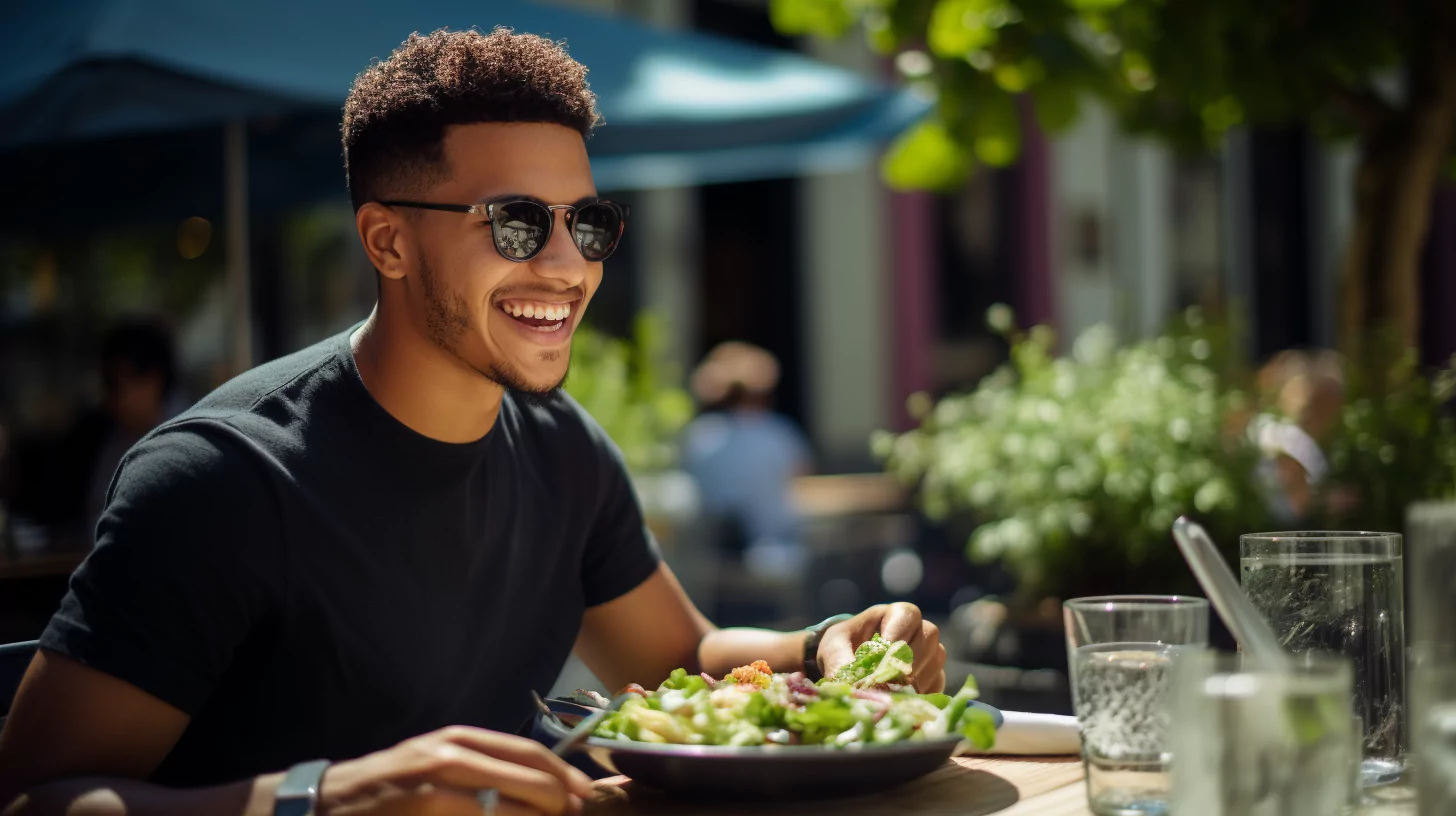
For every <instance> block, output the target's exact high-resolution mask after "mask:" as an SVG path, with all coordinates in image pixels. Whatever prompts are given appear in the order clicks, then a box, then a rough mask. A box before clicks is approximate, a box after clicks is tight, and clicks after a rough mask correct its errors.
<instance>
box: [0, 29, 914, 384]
mask: <svg viewBox="0 0 1456 816" xmlns="http://www.w3.org/2000/svg"><path fill="white" fill-rule="evenodd" d="M0 22H3V25H0V54H3V55H4V56H3V57H0V180H5V181H15V180H16V179H17V178H19V181H18V182H17V183H19V184H21V185H22V186H23V185H24V184H27V183H32V184H33V183H37V179H35V178H31V177H27V175H26V174H27V173H29V174H30V176H34V175H35V174H37V173H39V174H41V175H46V174H53V175H54V177H55V179H56V180H64V179H63V177H65V176H67V175H69V177H71V178H79V179H80V181H81V183H82V184H83V185H84V184H89V180H90V178H91V176H90V175H89V174H88V173H87V172H86V171H85V166H86V165H85V163H84V161H74V162H73V161H70V160H67V161H63V162H61V163H60V164H61V168H60V171H56V170H55V169H54V168H53V167H48V166H34V167H27V166H26V163H25V162H24V161H23V160H12V164H11V165H10V166H9V167H7V166H6V162H7V160H6V158H5V155H6V152H7V151H10V152H11V155H12V156H14V155H20V154H17V153H15V152H14V151H17V150H24V149H26V148H35V147H36V146H40V145H56V144H64V143H75V144H77V145H78V146H81V147H83V148H84V147H85V146H88V145H92V144H102V143H101V142H97V141H95V140H105V139H112V140H114V139H116V138H117V137H124V136H135V135H137V134H145V133H159V132H165V131H179V130H188V129H196V128H204V127H212V126H218V125H224V126H225V127H226V134H227V136H226V139H225V145H226V147H225V161H224V163H223V164H224V168H225V170H224V173H223V174H222V175H223V179H224V183H223V186H224V195H225V201H226V206H225V213H226V217H225V221H226V224H225V226H226V231H227V237H228V240H227V241H226V246H227V253H228V258H227V270H228V271H227V278H228V285H229V296H228V302H229V305H230V309H231V319H230V322H231V324H232V331H233V336H232V346H233V349H234V366H235V367H236V368H237V369H239V370H241V369H242V368H246V367H247V366H248V365H249V364H250V362H251V348H252V342H251V339H250V325H251V320H250V314H251V307H250V304H249V302H248V292H249V286H248V267H249V262H248V257H247V251H248V244H249V239H248V212H249V191H248V183H249V180H250V173H249V169H248V156H249V151H248V148H247V142H246V139H247V133H248V130H247V127H246V123H247V122H248V121H257V120H268V121H274V122H277V121H295V122H306V123H312V130H311V131H308V129H307V128H305V131H306V132H311V133H312V145H313V147H312V148H311V150H312V152H307V151H305V152H303V153H299V152H298V151H295V152H294V153H292V154H291V155H290V156H289V160H291V161H292V162H294V164H305V165H306V166H308V167H311V168H317V167H328V166H330V165H332V166H333V167H336V168H337V167H339V155H338V142H337V138H336V136H333V135H331V133H335V132H336V131H334V130H333V129H334V128H335V127H336V126H337V125H336V123H337V121H338V115H339V111H340V110H341V108H342V105H343V102H344V98H345V96H346V95H347V93H348V89H349V85H350V83H351V82H352V81H353V79H354V77H355V75H356V74H357V73H358V72H359V71H360V70H362V69H363V68H364V67H365V66H366V65H368V64H369V63H370V61H371V60H376V59H382V58H385V57H387V56H388V55H389V53H390V52H391V51H392V50H393V49H394V48H395V47H396V46H398V45H399V43H400V42H401V41H402V40H403V39H404V38H405V37H406V36H407V35H408V34H409V33H410V32H412V31H420V32H428V31H433V30H435V29H438V28H450V29H455V30H461V29H467V28H472V27H474V28H478V29H480V30H483V31H488V30H490V29H492V28H495V27H496V26H506V27H509V28H512V29H514V30H516V31H519V32H529V33H533V34H540V35H542V36H546V37H550V38H552V39H554V40H558V41H562V42H564V43H565V44H566V47H567V49H568V50H569V51H570V53H571V55H572V56H573V57H575V58H576V59H578V60H579V61H581V62H582V63H584V64H585V65H586V66H587V67H588V70H589V74H588V78H589V80H590V82H591V85H592V89H593V90H594V91H595V92H596V93H597V95H598V97H599V100H600V111H601V113H602V114H603V117H604V119H605V124H604V125H603V126H602V127H601V128H600V129H599V130H598V131H597V132H596V134H595V135H594V136H593V137H592V139H591V140H590V141H589V142H588V150H589V152H590V154H591V156H592V166H593V171H594V173H595V175H596V180H597V184H598V187H599V188H601V189H624V188H642V187H660V186H674V185H685V184H702V183H711V182H721V181H735V180H744V179H751V178H764V177H774V176H784V175H793V174H797V173H801V172H805V171H816V170H833V169H840V168H844V167H848V166H853V165H855V164H857V163H860V162H862V161H864V159H865V158H866V157H867V156H868V155H869V154H870V153H871V152H872V151H873V150H874V149H876V147H877V146H878V145H879V144H881V143H883V142H884V141H885V140H887V139H889V138H890V137H892V136H893V135H895V134H896V133H897V132H899V131H900V130H902V129H903V128H905V127H906V126H908V125H909V124H911V123H912V122H913V121H915V120H916V119H917V118H919V117H920V116H921V115H923V114H924V113H925V112H926V110H927V109H928V107H929V105H928V103H926V102H925V101H924V100H921V99H919V98H916V97H915V96H913V95H911V94H909V93H908V92H906V91H897V90H893V89H891V88H889V87H887V86H885V85H883V84H880V83H876V82H872V81H869V80H866V79H865V78H863V77H861V76H859V75H857V74H855V73H853V72H851V71H848V70H845V69H841V68H837V67H834V66H830V65H826V64H823V63H820V62H817V61H815V60H812V59H809V58H807V57H804V56H802V55H798V54H794V53H791V52H785V51H778V50H774V49H770V48H763V47H759V46H754V45H749V44H744V43H739V42H734V41H732V40H727V39H724V38H720V37H714V36H709V35H705V34H700V33H693V32H687V31H668V30H661V29H657V28H653V27H650V26H646V25H643V24H641V23H637V22H633V21H629V20H626V19H621V18H616V17H609V16H603V15H599V14H592V13H588V12H583V11H579V10H575V9H566V8H561V7H555V6H545V5H534V4H528V3H521V2H500V1H498V0H497V1H494V2H480V1H479V0H474V1H472V0H410V2H387V3H386V2H369V0H247V1H246V2H230V1H229V2H224V0H212V1H210V2H209V1H208V0H51V2H28V3H24V4H21V5H20V7H19V8H15V7H11V8H8V9H7V10H6V11H5V12H4V13H3V20H0ZM106 144H113V145H114V144H118V143H117V142H115V141H112V142H107V143H106ZM127 144H128V145H129V147H130V148H135V147H136V140H135V139H132V140H128V142H127ZM101 151H104V148H102V149H100V150H99V151H96V152H101ZM89 158H90V160H92V161H96V160H98V157H95V156H92V157H89ZM99 160H101V161H113V163H114V162H116V161H123V162H124V161H125V160H126V157H125V156H124V155H123V156H120V157H116V158H113V157H112V156H111V155H105V156H102V157H100V158H99ZM270 169H272V170H274V172H273V173H272V174H271V176H270V177H272V178H275V179H276V178H278V177H280V176H282V177H283V178H284V179H285V181H284V183H283V185H282V187H283V188H284V189H283V190H282V194H283V195H286V196H290V197H293V198H297V199H306V198H308V197H317V196H318V195H319V194H320V193H319V191H318V189H317V187H318V186H319V185H318V184H317V183H315V184H314V189H310V185H309V181H308V179H309V178H313V179H318V178H319V176H318V175H317V174H314V176H312V177H309V176H308V174H306V173H298V174H292V173H286V172H285V173H279V172H277V170H278V168H277V167H272V168H270ZM253 177H256V174H253ZM324 178H326V179H327V181H325V182H323V186H325V187H326V188H327V190H328V194H330V195H341V194H342V192H343V174H342V170H341V169H340V170H339V171H337V175H330V176H326V177H324ZM38 183H39V184H41V185H42V186H47V187H55V186H56V185H55V184H53V181H52V177H51V176H47V177H45V178H41V179H39V180H38ZM140 186H144V185H134V186H133V189H135V188H136V187H140ZM88 192H89V191H88ZM124 192H125V191H123V193H124ZM52 193H53V199H55V200H58V201H59V202H60V204H59V206H62V207H65V206H78V207H86V206H93V203H92V201H91V200H90V198H89V197H82V198H77V197H72V196H65V195H61V194H59V193H56V191H55V189H52ZM123 200H124V199H123ZM73 202H74V203H73ZM68 217H69V216H68Z"/></svg>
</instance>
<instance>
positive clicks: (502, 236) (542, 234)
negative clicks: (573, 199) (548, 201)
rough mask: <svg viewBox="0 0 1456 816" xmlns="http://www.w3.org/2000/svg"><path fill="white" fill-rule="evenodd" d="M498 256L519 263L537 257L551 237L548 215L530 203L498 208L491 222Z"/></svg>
mask: <svg viewBox="0 0 1456 816" xmlns="http://www.w3.org/2000/svg"><path fill="white" fill-rule="evenodd" d="M490 231H491V235H492V236H494V237H495V247H496V249H498V250H500V254H502V255H504V256H506V257H507V258H512V259H515V260H518V261H524V260H528V259H530V258H534V257H536V253H538V252H540V251H541V248H542V247H544V246H546V239H547V238H548V237H549V236H550V234H551V211H550V210H548V209H546V208H545V207H543V206H541V205H540V204H537V203H535V202H532V201H511V202H507V203H505V204H497V205H495V208H494V209H493V210H492V216H491V220H490Z"/></svg>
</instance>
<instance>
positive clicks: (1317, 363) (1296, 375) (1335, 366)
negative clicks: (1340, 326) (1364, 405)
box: [1249, 349, 1350, 523]
mask: <svg viewBox="0 0 1456 816" xmlns="http://www.w3.org/2000/svg"><path fill="white" fill-rule="evenodd" d="M1257 384H1258V388H1259V391H1260V394H1261V397H1262V402H1263V404H1264V405H1266V406H1268V407H1269V408H1271V409H1273V410H1270V411H1266V412H1264V413H1261V414H1259V415H1257V416H1255V417H1254V419H1253V420H1252V422H1251V423H1250V427H1249V433H1250V436H1251V437H1252V438H1253V439H1254V441H1255V442H1256V443H1257V444H1258V446H1259V449H1260V451H1261V453H1262V454H1263V459H1262V461H1261V462H1260V464H1259V473H1258V476H1259V480H1260V482H1261V483H1262V484H1263V485H1264V487H1265V492H1266V496H1267V499H1268V502H1269V506H1270V509H1271V510H1272V511H1273V513H1274V516H1275V518H1276V519H1277V520H1278V521H1280V522H1283V523H1293V522H1296V521H1299V520H1302V519H1304V518H1306V517H1307V515H1308V514H1309V512H1310V510H1311V505H1312V502H1313V497H1314V492H1315V490H1316V488H1317V487H1318V486H1319V484H1320V483H1321V482H1322V481H1323V479H1324V478H1325V476H1326V475H1327V474H1328V472H1329V460H1328V459H1327V458H1326V456H1325V453H1324V448H1323V445H1324V444H1326V443H1327V442H1328V441H1329V435H1330V434H1331V433H1332V432H1333V431H1334V430H1335V428H1336V426H1337V425H1338V424H1339V421H1340V413H1341V411H1342V410H1343V409H1344V404H1345V374H1344V366H1343V364H1342V362H1341V359H1340V356H1339V355H1338V354H1336V353H1335V352H1333V351H1328V350H1303V349H1291V350H1288V351H1282V352H1280V353H1279V354H1276V355H1275V356H1274V357H1273V358H1271V359H1270V360H1269V362H1268V363H1266V364H1265V365H1264V367H1263V368H1261V369H1260V370H1259V373H1258V377H1257ZM1330 500H1331V501H1332V502H1336V503H1337V504H1347V503H1348V502H1349V501H1350V497H1348V496H1342V495H1336V496H1331V497H1330Z"/></svg>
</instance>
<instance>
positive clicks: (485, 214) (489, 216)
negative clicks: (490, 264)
mask: <svg viewBox="0 0 1456 816" xmlns="http://www.w3.org/2000/svg"><path fill="white" fill-rule="evenodd" d="M378 203H380V204H382V205H384V206H386V207H409V208H411V209H416V210H439V211H440V212H453V213H464V214H466V215H478V216H480V217H481V218H484V219H485V220H486V221H487V222H488V223H489V224H490V243H491V246H493V247H495V251H496V254H497V255H500V256H501V257H502V258H505V259H506V260H508V261H511V262H513V263H526V262H527V261H530V260H533V259H535V257H536V256H537V255H540V254H541V250H543V249H545V248H546V245H547V244H548V243H550V242H551V235H552V233H554V232H555V231H556V211H557V210H565V211H566V228H567V230H569V231H571V232H572V235H573V238H572V241H571V243H572V245H573V246H575V247H576V251H577V252H580V253H581V257H583V258H586V260H587V262H588V263H601V262H602V261H605V260H606V259H608V258H610V257H612V254H613V253H615V252H616V251H617V247H619V246H621V245H622V235H623V234H624V233H626V231H627V217H628V216H629V215H631V214H632V208H631V207H630V206H628V205H626V204H619V203H617V202H615V201H608V200H607V199H605V198H597V199H592V200H591V201H588V202H586V203H584V204H542V203H541V202H539V201H535V200H533V199H529V198H512V199H508V200H506V201H493V202H491V203H489V204H436V203H433V202H428V201H380V202H378ZM512 204H530V205H531V206H533V207H540V208H542V209H544V210H546V212H547V214H548V215H549V216H550V218H548V219H547V220H546V235H545V237H544V238H543V239H542V241H541V245H540V246H538V247H536V251H535V252H532V253H531V254H529V255H527V256H526V257H524V258H517V257H515V256H513V255H507V254H506V252H505V250H503V249H501V246H500V240H499V238H498V236H497V234H496V220H495V215H496V208H497V207H506V206H509V205H512ZM599 204H600V205H604V206H607V207H610V208H612V209H613V210H616V212H617V236H616V237H615V238H614V239H612V248H611V249H610V250H608V251H607V254H605V255H603V256H602V257H600V258H597V259H596V260H592V259H591V258H587V257H586V251H585V250H583V249H582V248H581V244H579V243H577V242H576V238H575V234H576V229H575V227H576V225H575V222H576V214H577V213H578V212H581V211H582V210H584V209H586V208H587V207H594V206H597V205H599Z"/></svg>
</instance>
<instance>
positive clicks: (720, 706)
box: [542, 635, 1002, 799]
mask: <svg viewBox="0 0 1456 816" xmlns="http://www.w3.org/2000/svg"><path fill="white" fill-rule="evenodd" d="M912 661H913V655H912V653H911V650H910V646H909V644H907V643H905V642H904V641H896V642H893V643H891V642H887V641H884V640H882V639H880V637H879V636H878V635H876V636H875V637H874V638H873V639H872V640H870V641H867V642H865V643H864V644H861V645H860V647H859V649H857V650H856V652H855V657H854V660H853V661H851V662H850V663H849V664H848V665H846V666H844V667H842V668H841V669H839V670H838V671H837V672H835V673H834V674H833V675H832V676H830V677H827V678H825V679H823V680H820V681H818V682H811V681H809V680H808V679H807V678H806V677H805V676H804V675H803V673H801V672H795V673H791V674H785V673H780V674H775V673H773V672H771V671H770V670H769V667H768V665H767V664H766V663H764V662H763V661H758V662H756V663H753V664H751V665H748V666H740V667H738V668H736V669H734V670H733V671H732V672H731V673H729V674H728V675H725V676H724V677H722V678H715V677H712V676H710V675H707V674H691V673H689V672H687V671H685V670H683V669H677V670H675V671H673V672H672V674H671V675H670V676H669V677H668V678H667V680H665V681H664V682H663V683H662V685H661V686H659V687H658V688H657V690H655V691H648V690H646V689H641V688H640V687H630V686H629V687H628V690H627V691H628V692H631V693H633V696H631V697H629V698H627V699H626V700H625V701H624V702H623V703H622V704H621V705H620V706H619V707H618V708H617V709H616V710H615V711H611V712H609V713H608V714H607V715H606V716H605V717H604V718H602V720H601V722H599V723H598V724H597V727H596V730H595V731H594V732H593V735H592V736H591V737H590V738H588V739H587V741H586V751H587V753H588V754H589V755H590V756H591V758H592V759H593V760H594V761H596V762H597V763H598V764H600V765H602V766H604V767H606V768H608V769H609V770H612V771H615V772H617V773H623V774H626V775H628V776H630V777H632V779H633V780H635V781H637V782H640V783H642V784H645V785H649V786H651V787H654V788H659V789H661V790H664V791H666V792H668V793H672V794H676V795H689V796H695V797H707V798H714V799H721V798H737V799H742V798H757V797H776V798H809V797H824V796H848V795H854V794H861V793H868V792H871V791H875V790H882V789H885V788H889V787H893V786H894V785H898V784H902V783H904V782H908V781H910V780H912V779H916V778H918V777H920V776H923V775H925V774H927V773H930V772H931V771H933V770H935V769H936V768H938V767H940V766H941V765H943V764H945V761H946V760H947V759H949V758H950V757H951V756H954V755H955V754H956V753H957V751H958V750H961V749H962V748H964V747H967V746H974V747H976V748H979V749H982V750H984V749H987V748H990V747H991V746H992V745H993V744H994V742H995V739H996V729H997V728H998V727H1000V725H1001V723H1002V716H1001V712H999V711H997V710H996V709H994V708H992V707H990V706H988V705H985V704H983V703H980V702H977V701H976V696H977V689H976V683H975V679H974V678H970V677H968V678H967V679H966V682H965V684H964V685H963V686H962V687H961V688H960V689H959V690H958V691H957V692H956V693H955V694H953V695H952V694H919V693H916V692H915V690H914V689H913V688H912V687H911V686H909V685H908V684H907V683H906V682H905V681H906V677H907V676H908V672H909V671H910V666H911V663H912ZM593 698H594V699H595V700H597V701H598V702H599V703H600V701H601V698H600V696H599V695H589V696H588V695H587V693H585V692H579V693H578V696H577V699H578V701H580V702H589V701H590V699H593ZM599 707H600V706H599ZM542 725H543V727H544V728H545V730H546V731H547V733H549V734H553V735H554V736H557V737H558V738H559V737H561V736H564V735H565V733H566V729H567V728H569V727H570V723H563V722H560V721H558V722H552V721H550V720H543V721H542Z"/></svg>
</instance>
